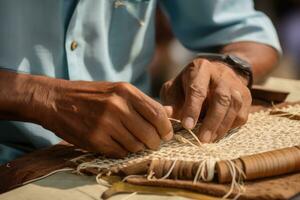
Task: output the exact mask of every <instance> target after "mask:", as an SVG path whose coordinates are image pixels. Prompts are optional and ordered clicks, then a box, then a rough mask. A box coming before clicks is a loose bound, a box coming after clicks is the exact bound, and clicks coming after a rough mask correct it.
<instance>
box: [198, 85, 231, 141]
mask: <svg viewBox="0 0 300 200" xmlns="http://www.w3.org/2000/svg"><path fill="white" fill-rule="evenodd" d="M230 102H231V94H230V91H229V88H228V87H227V86H225V84H222V83H221V84H219V86H218V87H217V88H216V90H215V92H214V94H213V98H212V103H211V105H210V107H209V108H208V111H207V114H206V117H205V118H204V120H203V123H202V126H201V127H200V129H199V132H198V135H199V137H200V140H201V141H203V142H210V141H211V138H212V135H213V134H215V132H216V131H217V129H218V127H219V126H220V124H221V122H222V121H223V120H224V117H225V115H226V113H227V110H228V109H229V106H230Z"/></svg>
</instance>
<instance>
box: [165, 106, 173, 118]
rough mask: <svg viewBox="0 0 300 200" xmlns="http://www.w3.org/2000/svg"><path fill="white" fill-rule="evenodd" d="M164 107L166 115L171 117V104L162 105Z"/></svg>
mask: <svg viewBox="0 0 300 200" xmlns="http://www.w3.org/2000/svg"><path fill="white" fill-rule="evenodd" d="M164 109H165V111H166V113H167V116H168V117H173V115H174V109H173V107H172V106H164Z"/></svg>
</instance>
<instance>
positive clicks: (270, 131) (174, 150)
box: [73, 104, 300, 173]
mask: <svg viewBox="0 0 300 200" xmlns="http://www.w3.org/2000/svg"><path fill="white" fill-rule="evenodd" d="M273 110H274V109H273ZM270 111H271V109H270V110H266V111H260V112H257V113H253V114H250V116H249V120H248V122H247V124H246V125H244V126H243V127H241V128H239V129H236V130H232V131H231V132H230V133H229V134H228V135H227V136H226V137H225V138H223V139H221V140H220V141H218V142H217V143H212V144H202V145H201V146H198V144H197V142H196V140H195V139H194V138H193V137H192V136H191V134H190V133H188V131H186V130H180V131H178V132H177V133H176V135H177V136H176V137H174V139H173V140H171V141H169V142H165V143H163V144H162V145H161V148H160V150H158V151H151V150H146V151H144V152H141V153H137V154H130V155H129V156H128V157H126V158H124V159H107V158H105V157H102V156H99V157H96V158H95V157H94V156H93V155H92V157H90V158H89V159H88V161H87V159H86V158H87V157H88V156H89V155H84V156H83V157H79V158H77V159H75V160H73V161H75V162H76V163H77V164H79V165H78V170H79V171H80V170H82V169H87V168H93V169H94V170H96V171H98V172H99V173H101V172H102V171H103V170H105V171H107V170H108V171H109V170H110V169H111V168H117V169H122V168H125V167H128V166H134V165H135V164H137V163H141V162H143V161H145V160H153V159H164V160H171V161H192V162H198V161H199V162H202V161H203V160H212V161H214V162H215V161H220V160H233V159H236V158H239V157H241V156H246V155H254V154H258V153H262V152H267V151H272V150H276V149H282V148H286V147H292V146H297V145H300V122H299V121H298V120H293V119H291V118H289V117H286V116H281V115H270ZM280 111H283V112H287V113H290V114H291V115H293V116H294V115H299V113H300V105H299V104H296V105H293V106H287V107H285V108H281V109H280ZM198 127H199V125H198ZM196 129H197V127H196ZM194 131H196V130H194ZM178 136H181V137H178ZM182 138H185V139H182ZM186 140H188V141H189V143H187V142H186ZM191 143H193V144H191Z"/></svg>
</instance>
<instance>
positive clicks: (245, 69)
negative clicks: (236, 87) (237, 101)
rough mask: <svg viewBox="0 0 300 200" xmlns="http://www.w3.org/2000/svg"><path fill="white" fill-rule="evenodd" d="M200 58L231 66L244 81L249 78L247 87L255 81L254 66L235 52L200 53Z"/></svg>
mask: <svg viewBox="0 0 300 200" xmlns="http://www.w3.org/2000/svg"><path fill="white" fill-rule="evenodd" d="M198 58H202V59H207V60H209V61H211V62H221V63H224V64H225V65H226V66H227V67H228V68H231V69H232V70H233V71H235V72H236V73H237V74H238V75H240V76H241V78H242V79H241V80H242V81H243V83H244V82H245V80H244V79H245V78H246V79H247V87H248V88H249V89H250V88H251V86H252V83H253V73H252V66H251V64H250V63H249V62H248V60H245V59H242V58H240V57H238V56H236V55H233V54H215V53H200V54H198Z"/></svg>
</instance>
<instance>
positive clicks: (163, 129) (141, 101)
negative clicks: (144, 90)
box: [132, 94, 173, 140]
mask: <svg viewBox="0 0 300 200" xmlns="http://www.w3.org/2000/svg"><path fill="white" fill-rule="evenodd" d="M134 98H135V99H134V101H133V102H132V105H133V107H134V109H135V110H136V111H137V112H138V113H139V114H140V115H141V116H143V118H144V119H145V120H147V121H148V123H150V124H152V125H153V126H154V127H155V129H156V130H157V132H158V134H159V136H160V138H162V139H163V140H170V139H171V138H172V137H173V129H172V125H171V122H170V120H169V119H168V115H167V113H166V111H165V109H164V107H163V106H162V105H161V104H159V103H158V102H156V101H154V100H153V99H151V98H150V97H148V96H146V95H144V94H139V95H135V97H134Z"/></svg>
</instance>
